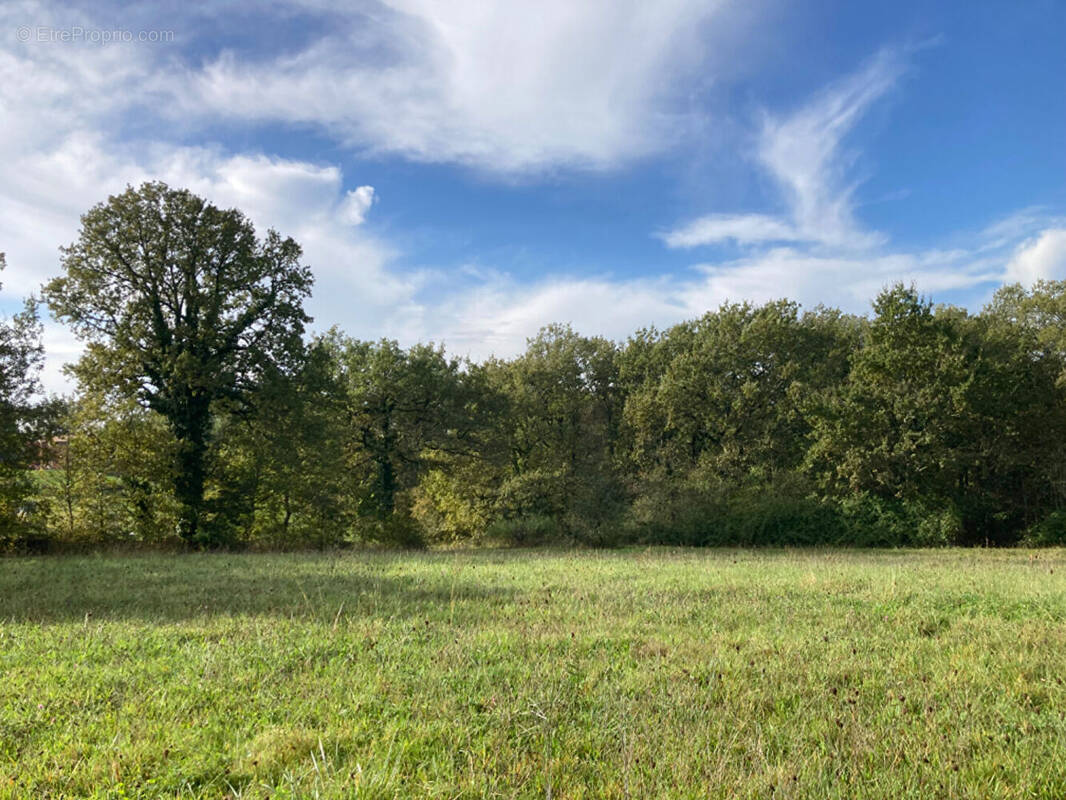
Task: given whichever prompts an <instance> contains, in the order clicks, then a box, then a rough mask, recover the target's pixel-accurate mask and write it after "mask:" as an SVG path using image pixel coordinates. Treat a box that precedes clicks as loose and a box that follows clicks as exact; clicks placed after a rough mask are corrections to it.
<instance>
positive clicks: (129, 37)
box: [15, 25, 174, 44]
mask: <svg viewBox="0 0 1066 800" xmlns="http://www.w3.org/2000/svg"><path fill="white" fill-rule="evenodd" d="M15 38H16V39H18V41H20V42H34V43H41V44H132V43H134V42H146V43H150V44H154V43H166V42H173V41H174V31H164V30H142V31H131V30H121V29H105V28H84V27H82V26H80V25H74V26H71V27H69V28H54V27H48V26H43V25H23V26H20V27H19V28H18V30H16V32H15Z"/></svg>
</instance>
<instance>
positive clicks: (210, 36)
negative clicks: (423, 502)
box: [0, 0, 1066, 389]
mask: <svg viewBox="0 0 1066 800" xmlns="http://www.w3.org/2000/svg"><path fill="white" fill-rule="evenodd" d="M327 5H328V4H325V3H320V2H318V0H304V2H285V1H284V0H275V1H274V2H271V3H267V4H247V3H240V2H228V3H216V4H210V5H205V6H203V7H198V8H192V7H189V6H187V5H186V4H182V3H178V2H172V3H166V2H164V3H158V2H157V3H143V4H133V5H130V4H125V5H123V6H122V7H121V8H120V7H118V6H110V5H108V4H107V3H104V2H98V3H85V4H82V5H79V4H71V5H59V4H39V3H33V2H17V0H16V2H13V3H12V2H9V3H5V4H4V6H3V8H2V10H0V115H2V120H3V125H2V126H0V251H3V252H6V254H7V262H8V269H7V270H6V272H5V274H4V276H3V280H4V284H5V285H4V295H3V301H2V303H0V305H2V307H3V308H4V309H6V310H8V311H10V310H11V309H12V308H14V307H15V305H16V304H17V301H18V298H19V297H20V296H24V295H25V294H28V293H29V292H32V291H34V289H35V288H36V287H37V286H39V285H40V283H41V282H43V281H44V280H46V279H47V278H48V277H49V276H51V275H53V274H55V272H56V270H57V268H58V247H59V246H60V245H62V244H65V243H69V242H70V241H71V240H72V239H73V238H74V237H75V236H76V233H77V225H78V217H79V215H80V214H81V213H83V212H84V211H85V210H86V209H88V208H89V207H90V206H91V205H93V204H94V203H96V202H99V201H101V200H103V199H105V198H106V197H107V196H108V195H109V194H111V193H113V192H116V191H119V190H121V189H122V188H123V187H124V186H125V185H126V184H127V183H134V184H135V183H137V182H139V181H142V180H146V179H156V178H158V179H163V180H166V181H168V182H170V183H171V184H173V185H180V186H187V187H188V188H190V189H192V190H193V191H196V192H198V193H200V194H203V195H205V196H208V197H210V198H211V199H212V200H214V201H215V202H217V203H219V204H222V205H226V206H237V207H239V208H241V209H242V210H244V211H246V212H247V213H248V214H249V215H250V216H251V218H252V219H253V220H254V221H255V222H256V224H257V226H259V227H261V228H264V229H265V228H266V227H268V226H272V227H276V228H277V229H278V230H280V231H281V232H282V233H284V234H288V235H292V236H294V237H295V238H296V239H297V240H298V241H300V242H301V244H302V245H303V246H304V249H305V255H306V261H307V263H308V264H310V265H311V266H312V268H313V270H314V272H315V275H316V281H317V285H316V292H315V297H314V299H313V300H312V301H311V304H310V310H311V312H312V313H313V314H314V316H315V318H316V323H315V327H316V328H317V329H320V330H321V329H325V328H327V327H329V326H330V325H333V324H337V325H340V326H341V327H342V328H343V329H345V330H347V331H348V332H350V333H351V334H353V335H356V336H359V337H362V338H379V337H381V336H388V337H391V338H397V339H399V340H400V341H401V342H402V343H405V344H406V343H410V342H413V341H416V340H429V339H432V340H435V341H443V342H444V343H445V344H446V345H447V346H448V347H449V349H451V350H453V351H455V352H457V353H461V354H469V355H472V356H474V357H484V356H487V355H489V354H492V353H495V354H498V355H511V354H513V353H515V352H517V351H519V350H520V349H521V348H522V346H523V343H524V340H525V338H526V337H527V336H530V335H532V334H533V333H535V331H536V330H537V328H538V327H540V326H541V325H544V324H547V323H550V322H570V323H572V324H573V325H574V326H575V327H576V328H577V329H578V330H580V331H582V332H584V333H588V334H605V335H608V336H610V337H613V338H617V339H621V338H624V337H625V336H626V335H627V334H628V333H630V332H632V331H633V330H635V329H636V328H638V327H642V326H645V325H649V324H656V325H659V326H664V325H669V324H671V323H673V322H676V321H678V320H681V319H686V318H691V317H694V316H697V315H699V314H701V313H702V312H703V311H705V310H707V309H709V308H714V307H716V306H717V305H719V304H720V303H722V302H726V301H730V300H744V299H748V300H753V301H757V302H759V301H765V300H768V299H771V298H776V297H782V296H787V297H790V298H792V299H796V300H799V301H800V302H802V303H804V304H806V305H814V304H816V303H819V302H823V303H826V304H830V305H836V306H840V307H842V308H845V309H846V310H849V311H858V312H861V311H864V310H866V309H867V308H868V307H869V301H870V299H871V298H872V297H873V295H874V294H876V292H877V291H878V290H879V289H880V288H881V287H882V286H884V285H886V284H887V283H890V282H892V281H895V280H904V281H908V282H914V283H915V284H917V286H918V287H919V288H920V289H921V290H923V291H925V292H926V293H928V294H929V295H930V296H932V297H933V298H934V299H936V300H938V301H943V302H954V303H960V304H964V305H967V306H968V307H971V308H974V309H976V308H979V307H980V306H981V305H982V303H983V302H985V300H987V298H988V297H989V296H990V295H991V293H992V292H993V291H994V290H995V288H996V287H997V286H999V285H1001V284H1002V283H1004V282H1009V281H1022V282H1026V283H1030V282H1032V281H1034V280H1038V279H1041V278H1066V91H1064V90H1063V78H1064V76H1066V46H1064V45H1063V42H1064V41H1066V4H1064V3H1061V2H1057V1H1056V2H1053V1H1052V0H1034V1H1033V2H1017V3H1007V2H982V3H972V2H965V3H964V2H958V3H936V4H933V3H928V2H924V3H908V2H897V3H892V4H867V3H862V4H859V3H848V2H816V3H806V4H796V3H785V2H774V1H773V0H755V1H754V2H732V3H730V2H707V1H700V2H697V1H696V0H661V1H660V2H657V3H645V2H636V0H633V1H632V2H630V1H629V0H614V1H613V2H607V1H606V0H582V2H574V0H539V1H538V2H519V1H518V0H511V2H506V3H499V4H496V5H493V4H491V3H489V2H486V0H451V2H433V1H432V0H385V2H356V3H352V4H350V8H351V10H350V11H346V12H344V13H339V12H336V11H333V10H331V9H329V8H328V7H327ZM108 38H110V39H111V41H106V40H107V39H108ZM46 345H47V347H48V350H49V353H50V357H49V363H48V369H47V375H46V377H47V382H48V385H49V386H50V387H51V388H54V389H61V388H63V387H64V385H65V384H64V381H63V378H62V377H61V375H60V367H61V364H62V363H63V362H64V361H66V360H70V359H72V358H75V357H76V356H77V353H78V352H79V345H78V343H77V342H75V341H74V340H73V339H72V338H71V337H70V335H69V333H67V332H66V331H64V330H63V329H62V328H61V327H59V326H57V325H55V324H54V323H49V325H48V327H47V331H46Z"/></svg>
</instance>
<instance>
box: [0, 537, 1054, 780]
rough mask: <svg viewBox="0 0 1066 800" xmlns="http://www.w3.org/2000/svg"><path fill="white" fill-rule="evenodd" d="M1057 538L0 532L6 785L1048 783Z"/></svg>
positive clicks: (2, 774) (0, 775) (0, 770)
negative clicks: (475, 540) (932, 542)
mask: <svg viewBox="0 0 1066 800" xmlns="http://www.w3.org/2000/svg"><path fill="white" fill-rule="evenodd" d="M1064 679H1066V551H1064V550H1041V551H1027V550H1016V549H1011V550H959V549H946V550H926V551H918V550H891V551H853V550H852V551H849V550H775V551H751V550H672V549H652V550H616V551H564V550H519V551H514V550H498V551H494V550H485V551H455V552H422V553H409V552H393V553H385V552H375V553H367V552H353V551H346V552H338V553H321V554H319V553H316V554H269V555H267V554H195V555H192V554H190V555H167V554H149V555H93V556H61V557H59V556H56V557H33V558H8V559H0V797H2V798H30V797H34V798H41V797H98V798H105V797H106V798H124V797H139V798H142V797H143V798H149V797H151V798H156V797H188V798H192V797H197V798H199V797H203V798H207V797H212V798H214V797H233V798H267V797H270V798H286V797H291V798H296V797H321V798H341V797H344V798H347V797H389V798H391V797H419V798H420V797H434V798H459V797H471V798H473V797H479V798H480V797H500V798H509V797H520V798H578V797H584V798H628V797H634V798H636V797H654V798H665V797H673V798H688V797H692V798H695V797H722V798H727V797H749V798H765V797H775V798H800V797H803V798H807V797H810V798H815V797H817V798H855V797H868V798H906V797H912V798H929V797H974V798H978V797H980V798H986V797H1004V798H1015V797H1016V798H1023V797H1024V798H1035V797H1046V798H1061V797H1066V686H1064V684H1063V681H1064Z"/></svg>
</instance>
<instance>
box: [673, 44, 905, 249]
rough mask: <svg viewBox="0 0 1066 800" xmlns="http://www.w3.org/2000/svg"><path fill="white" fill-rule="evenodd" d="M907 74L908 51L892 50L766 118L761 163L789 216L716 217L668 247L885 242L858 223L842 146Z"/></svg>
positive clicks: (696, 223) (687, 229)
mask: <svg viewBox="0 0 1066 800" xmlns="http://www.w3.org/2000/svg"><path fill="white" fill-rule="evenodd" d="M904 69H905V60H904V58H903V56H902V55H901V53H900V52H899V51H898V50H895V49H891V48H889V49H885V50H882V51H881V52H880V53H878V54H877V55H876V56H875V57H874V58H872V59H871V60H870V61H869V62H868V63H867V64H866V65H865V66H864V67H863V68H861V69H860V70H859V71H857V72H856V73H854V74H853V75H850V76H848V77H847V78H845V79H843V80H841V81H838V82H836V83H834V84H832V85H830V86H828V87H827V88H825V89H824V90H823V91H821V92H819V93H818V94H817V95H816V96H815V97H814V98H813V99H811V100H810V101H808V102H807V103H806V104H804V105H803V106H802V107H800V108H799V110H797V111H795V112H793V113H791V114H787V115H782V116H777V115H772V114H765V116H764V118H763V122H762V127H761V131H760V133H759V135H758V137H757V145H756V148H755V153H756V162H757V164H758V165H759V167H760V168H762V169H763V170H764V171H766V172H767V174H769V175H770V176H771V177H772V178H773V179H774V181H775V183H776V185H777V187H778V189H779V190H780V192H781V200H782V202H783V203H784V205H785V207H786V209H787V212H786V213H785V214H783V215H781V216H780V217H773V216H767V215H765V214H710V215H707V216H703V217H700V218H698V219H695V220H692V221H690V222H687V223H685V224H683V225H681V226H679V227H678V228H676V229H674V230H671V231H668V232H666V233H664V234H661V238H662V239H663V241H665V242H666V244H667V245H668V246H670V247H681V248H691V247H698V246H701V245H708V244H715V243H718V242H722V241H725V240H730V239H731V240H734V241H736V242H738V243H741V244H753V243H761V242H781V241H791V242H810V243H816V244H821V245H830V246H834V247H848V248H863V247H869V246H872V245H876V244H879V243H880V242H882V241H883V237H881V236H880V235H879V234H877V233H874V232H870V231H865V230H863V229H862V227H861V226H860V225H859V224H858V223H857V222H856V220H855V216H854V197H853V195H854V191H855V183H854V181H853V180H850V179H849V174H848V167H849V166H850V164H851V162H852V161H853V157H852V156H850V155H849V154H848V153H845V152H842V147H843V143H844V140H845V138H846V136H847V135H848V133H849V132H851V130H852V129H853V128H854V127H855V125H856V123H858V121H859V120H860V119H861V118H862V116H863V115H864V114H865V113H866V111H867V110H869V108H870V106H871V105H873V104H874V102H876V101H877V100H878V99H879V98H880V97H882V96H884V94H885V93H886V92H888V91H889V90H890V89H891V88H892V87H893V86H894V85H895V83H896V81H897V80H898V79H899V77H900V75H902V73H903V71H904Z"/></svg>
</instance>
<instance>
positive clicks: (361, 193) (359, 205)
mask: <svg viewBox="0 0 1066 800" xmlns="http://www.w3.org/2000/svg"><path fill="white" fill-rule="evenodd" d="M374 199H375V198H374V187H373V186H360V187H359V188H357V189H353V190H352V191H350V192H348V194H347V195H346V196H345V198H344V218H345V219H347V220H348V222H350V223H351V224H352V225H362V224H363V222H364V220H365V219H366V212H368V211H369V210H370V206H372V205H374Z"/></svg>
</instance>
